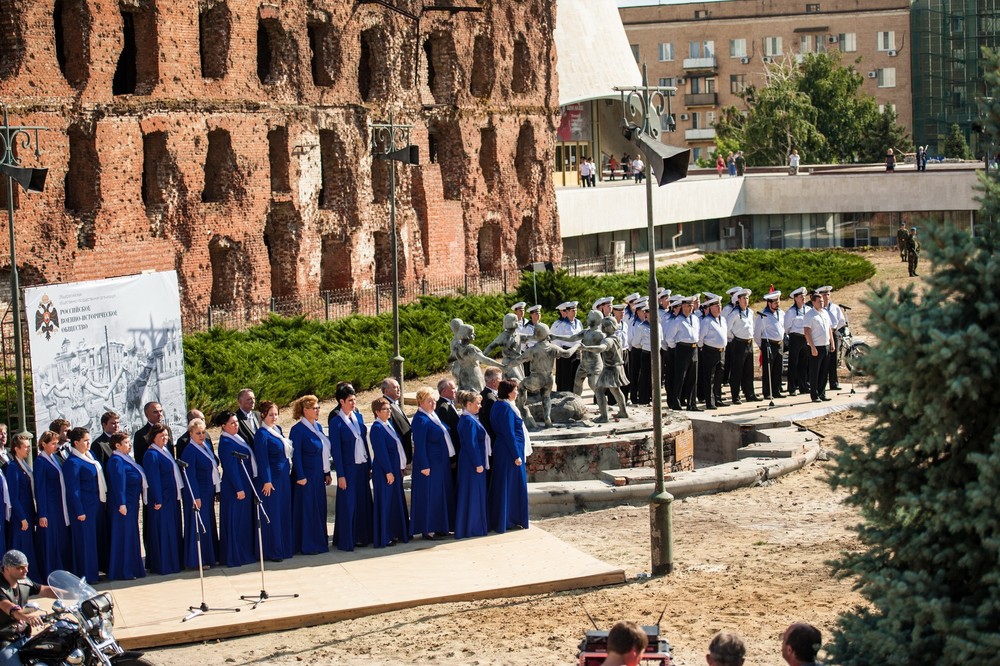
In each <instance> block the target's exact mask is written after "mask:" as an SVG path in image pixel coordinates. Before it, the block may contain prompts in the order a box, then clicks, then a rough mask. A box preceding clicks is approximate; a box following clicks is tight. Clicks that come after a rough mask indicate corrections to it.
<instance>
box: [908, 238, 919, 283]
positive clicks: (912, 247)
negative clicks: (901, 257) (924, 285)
mask: <svg viewBox="0 0 1000 666" xmlns="http://www.w3.org/2000/svg"><path fill="white" fill-rule="evenodd" d="M906 256H907V267H908V268H909V269H910V277H917V262H919V261H920V241H919V240H917V228H916V227H912V228H911V229H910V235H909V236H908V237H907V239H906Z"/></svg>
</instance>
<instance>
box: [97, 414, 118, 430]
mask: <svg viewBox="0 0 1000 666" xmlns="http://www.w3.org/2000/svg"><path fill="white" fill-rule="evenodd" d="M120 421H121V417H120V416H119V415H118V412H104V413H103V414H101V428H102V429H103V430H104V432H106V433H108V434H109V435H113V434H115V433H116V432H118V427H119V423H120Z"/></svg>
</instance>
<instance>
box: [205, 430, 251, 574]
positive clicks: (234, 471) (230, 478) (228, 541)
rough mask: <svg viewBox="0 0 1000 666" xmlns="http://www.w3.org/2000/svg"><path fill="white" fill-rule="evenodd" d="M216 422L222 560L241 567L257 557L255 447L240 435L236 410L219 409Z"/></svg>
mask: <svg viewBox="0 0 1000 666" xmlns="http://www.w3.org/2000/svg"><path fill="white" fill-rule="evenodd" d="M215 424H216V425H218V426H221V427H222V435H220V436H219V460H220V461H221V462H222V490H221V492H220V498H219V549H220V551H221V552H220V555H219V560H220V561H221V562H222V564H224V565H225V566H227V567H239V566H243V565H244V564H249V563H251V562H255V561H256V560H257V551H256V550H254V533H253V510H254V507H253V490H252V489H251V488H250V479H253V478H255V477H256V476H257V460H256V459H255V458H254V455H253V449H251V448H250V447H249V446H247V444H246V442H244V441H243V438H242V437H240V436H239V432H240V423H239V421H238V420H237V419H236V414H234V413H233V412H228V411H226V412H220V413H219V414H218V415H217V416H216V417H215Z"/></svg>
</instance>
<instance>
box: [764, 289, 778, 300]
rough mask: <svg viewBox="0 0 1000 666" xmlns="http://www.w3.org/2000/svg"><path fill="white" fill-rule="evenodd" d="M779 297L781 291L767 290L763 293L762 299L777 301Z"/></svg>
mask: <svg viewBox="0 0 1000 666" xmlns="http://www.w3.org/2000/svg"><path fill="white" fill-rule="evenodd" d="M780 298H781V292H780V291H769V292H767V293H766V294H764V300H765V301H777V300H779V299H780Z"/></svg>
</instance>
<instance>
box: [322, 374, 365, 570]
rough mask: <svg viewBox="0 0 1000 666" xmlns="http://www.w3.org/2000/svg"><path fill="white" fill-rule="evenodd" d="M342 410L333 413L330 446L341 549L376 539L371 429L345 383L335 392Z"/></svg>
mask: <svg viewBox="0 0 1000 666" xmlns="http://www.w3.org/2000/svg"><path fill="white" fill-rule="evenodd" d="M335 397H336V398H337V406H338V407H339V409H338V410H337V411H335V412H334V413H333V414H330V422H329V426H330V449H331V452H332V453H333V467H334V469H335V470H336V471H337V508H336V512H337V517H336V520H335V521H334V523H333V540H334V542H336V544H337V549H338V550H345V551H352V550H354V547H355V546H367V545H369V544H370V543H371V542H372V488H371V476H372V465H371V454H370V453H369V451H368V429H367V428H366V427H365V420H364V419H363V418H362V417H361V413H360V412H358V410H357V409H355V408H356V407H357V400H356V395H355V391H354V387H353V386H351V385H350V384H346V383H345V384H341V385H340V386H338V387H337V392H336V394H335Z"/></svg>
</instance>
